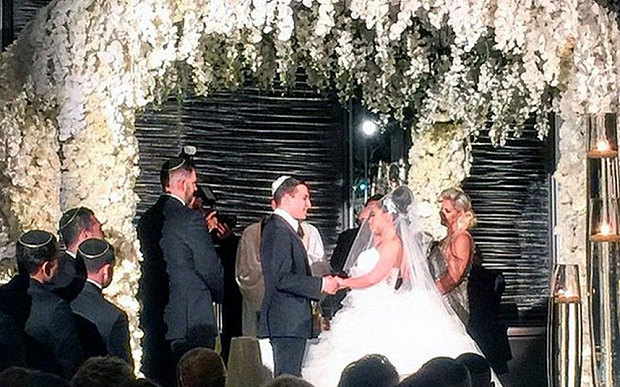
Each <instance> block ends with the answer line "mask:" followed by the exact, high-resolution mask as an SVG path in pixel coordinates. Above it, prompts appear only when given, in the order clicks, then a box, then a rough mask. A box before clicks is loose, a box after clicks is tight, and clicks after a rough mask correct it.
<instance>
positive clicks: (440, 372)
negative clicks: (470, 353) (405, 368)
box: [398, 357, 472, 387]
mask: <svg viewBox="0 0 620 387" xmlns="http://www.w3.org/2000/svg"><path fill="white" fill-rule="evenodd" d="M398 386H399V387H423V386H436V387H472V383H471V377H470V375H469V371H468V370H467V367H465V366H464V365H463V364H461V363H460V362H458V361H456V360H454V359H451V358H449V357H436V358H434V359H431V360H429V361H427V362H426V363H425V364H424V365H423V366H422V367H420V369H419V370H418V371H417V372H416V373H415V374H413V375H410V376H408V377H407V378H405V379H404V380H403V381H402V382H400V383H399V384H398Z"/></svg>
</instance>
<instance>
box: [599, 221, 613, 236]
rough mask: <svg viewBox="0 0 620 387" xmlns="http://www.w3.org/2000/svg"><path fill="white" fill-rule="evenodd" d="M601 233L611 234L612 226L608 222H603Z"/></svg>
mask: <svg viewBox="0 0 620 387" xmlns="http://www.w3.org/2000/svg"><path fill="white" fill-rule="evenodd" d="M601 234H602V235H610V234H611V227H609V225H608V224H607V223H603V224H601Z"/></svg>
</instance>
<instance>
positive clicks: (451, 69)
mask: <svg viewBox="0 0 620 387" xmlns="http://www.w3.org/2000/svg"><path fill="white" fill-rule="evenodd" d="M619 52H620V34H619V32H618V26H617V21H616V15H615V14H614V13H613V12H610V11H608V10H606V9H605V8H603V7H601V6H599V5H597V4H596V3H595V2H593V1H592V0H587V1H586V0H563V1H561V2H560V1H555V2H554V1H551V0H522V1H517V0H469V1H463V0H402V1H401V2H400V3H399V2H397V1H392V2H389V1H386V0H351V1H346V2H342V1H331V0H319V1H317V2H313V1H312V0H303V1H301V2H300V1H297V0H270V1H267V0H253V1H250V0H212V1H206V0H191V1H190V0H111V1H98V0H59V1H55V2H52V3H51V4H50V5H49V6H48V7H47V8H46V9H44V10H42V11H41V12H39V13H38V14H37V16H36V19H35V20H34V21H33V22H32V23H31V24H30V25H29V26H28V27H27V29H26V30H24V31H23V32H22V34H21V35H20V37H19V39H18V40H17V42H16V43H15V44H14V45H13V46H11V47H10V48H9V49H8V50H7V51H6V52H4V53H3V54H2V57H1V59H0V109H1V113H0V128H1V131H0V139H1V146H0V171H1V172H0V173H1V176H2V182H3V184H2V188H1V198H2V200H1V201H0V211H1V214H2V217H1V218H0V244H1V245H8V243H9V241H14V240H15V239H16V237H17V235H18V234H19V233H20V232H21V231H23V230H28V229H31V228H35V227H36V228H42V229H46V230H54V229H55V228H56V224H57V220H58V218H59V216H60V214H61V211H62V210H64V209H67V208H69V207H72V206H76V205H79V204H81V205H86V206H89V207H91V208H92V209H93V210H95V212H96V213H97V216H98V217H99V218H100V220H101V221H102V222H103V223H104V229H105V232H106V234H107V235H108V237H109V239H110V240H111V241H112V242H113V243H114V244H115V246H116V247H117V249H118V255H119V257H121V258H122V259H121V260H120V263H119V266H120V267H119V268H118V270H116V278H115V281H114V284H113V285H112V287H111V288H110V289H109V292H108V293H109V294H110V295H111V296H112V297H114V299H115V301H116V302H117V303H118V304H119V305H121V306H122V307H123V308H125V309H126V310H127V311H128V312H129V314H130V316H131V324H132V325H133V328H134V329H133V332H134V337H133V343H132V344H133V347H134V355H135V356H136V358H137V359H138V358H139V357H140V355H141V353H140V349H139V335H140V332H139V330H138V329H137V313H138V309H139V305H138V303H137V301H136V299H135V292H136V288H137V279H138V276H139V268H138V260H139V257H138V256H139V252H138V244H137V242H136V234H135V231H134V228H133V226H132V219H133V218H134V215H135V212H136V204H137V201H138V197H137V195H136V194H135V193H134V191H133V188H134V184H135V181H136V178H137V176H138V173H139V171H138V167H137V158H138V146H137V140H136V138H135V136H134V119H135V115H136V112H137V111H138V109H140V108H143V107H144V106H145V105H147V104H148V103H151V102H158V101H161V100H162V99H163V98H165V97H166V96H167V95H169V94H170V93H171V92H173V91H175V90H181V89H182V88H183V87H184V86H185V85H187V84H188V83H189V81H190V80H191V81H192V83H193V84H195V85H196V88H197V91H198V92H200V93H203V94H206V93H207V92H209V91H212V90H215V89H221V88H231V89H234V88H236V87H239V86H240V85H242V84H243V81H244V77H245V76H248V74H249V76H251V77H253V78H254V79H255V80H256V82H258V83H259V84H261V85H266V86H268V85H270V84H271V83H272V81H273V79H274V77H278V78H279V79H280V80H281V81H283V82H285V83H286V82H291V80H292V79H293V78H294V73H295V71H296V69H297V68H298V67H299V66H301V67H303V68H304V69H305V70H306V72H307V73H308V75H309V81H310V82H311V84H313V85H314V86H316V87H317V89H326V88H330V89H335V90H336V91H337V92H338V94H339V96H340V98H341V99H342V100H343V101H345V100H347V99H348V98H350V97H352V96H353V95H358V96H360V95H361V98H362V100H363V102H364V104H365V105H366V106H367V107H368V108H369V109H371V110H372V111H374V112H376V113H378V114H379V116H380V117H382V119H387V118H388V117H394V118H396V119H403V118H404V117H408V121H407V122H411V125H412V126H413V129H414V131H413V132H414V134H413V137H414V139H413V140H414V141H413V142H414V146H413V148H412V150H411V153H410V163H411V164H412V168H411V176H410V183H411V186H412V188H413V189H414V191H416V192H417V194H418V196H419V198H421V199H422V200H421V204H420V206H421V208H420V210H421V212H422V213H423V214H425V215H427V218H428V224H429V225H435V224H438V222H437V221H436V219H433V218H432V217H433V216H435V213H436V211H435V210H433V209H432V205H431V203H433V202H434V200H435V198H436V196H437V194H438V193H439V191H440V190H441V189H442V188H444V187H445V186H448V185H452V184H456V183H459V182H460V181H461V180H462V179H463V178H465V177H466V176H467V174H468V172H469V166H470V162H471V160H470V159H471V155H470V139H471V138H472V136H476V135H478V130H479V128H483V127H484V125H485V122H486V121H487V120H488V119H489V118H490V119H491V120H492V122H493V126H492V127H491V130H490V132H489V135H490V136H491V137H492V139H494V141H495V142H496V143H498V144H503V143H504V142H505V141H506V138H507V136H508V135H509V134H510V133H514V134H515V135H518V134H519V130H520V127H521V125H522V123H523V122H524V120H525V119H527V118H528V117H530V116H531V115H536V117H537V129H538V131H539V135H540V136H541V137H542V136H544V135H546V132H547V130H548V123H547V120H546V119H547V117H548V112H549V111H551V110H553V111H555V112H556V113H558V114H559V116H560V117H561V119H562V125H561V127H560V129H559V138H560V140H559V150H560V154H561V156H560V162H559V165H558V169H557V172H556V175H555V177H556V179H557V181H558V183H559V187H560V198H559V199H560V200H559V203H560V208H559V214H558V216H559V221H558V224H559V225H560V226H559V228H558V229H557V230H556V233H557V234H558V235H559V236H560V237H561V239H562V241H563V244H562V250H561V252H560V256H561V257H562V258H563V259H564V260H572V261H574V262H577V263H580V264H582V265H583V264H584V261H585V228H584V227H585V213H586V198H585V159H584V157H583V153H584V152H583V149H584V136H583V132H582V117H581V116H580V114H581V113H584V112H592V113H594V112H598V111H605V110H608V109H612V108H615V107H616V106H617V103H618V93H617V85H618V81H619V79H618V76H619V70H620V65H619V61H618V53H619ZM551 101H552V102H551ZM439 121H441V122H443V121H450V122H453V123H454V124H455V125H435V123H436V122H439ZM445 128H447V130H444V129H445ZM438 174H439V175H438ZM431 176H432V178H431ZM429 227H430V226H429ZM434 231H436V232H437V233H438V232H440V230H434ZM5 255H7V253H6V252H5V253H4V254H3V256H5ZM3 275H4V277H5V278H6V277H7V276H8V275H10V270H8V269H5V270H3ZM584 283H585V281H584ZM585 342H587V340H586V341H585ZM588 353H589V352H588V351H586V354H588ZM584 368H585V369H588V367H584Z"/></svg>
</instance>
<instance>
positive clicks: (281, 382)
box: [263, 374, 313, 387]
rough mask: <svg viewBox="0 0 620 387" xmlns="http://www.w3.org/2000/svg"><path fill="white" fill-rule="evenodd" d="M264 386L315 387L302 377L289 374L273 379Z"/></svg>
mask: <svg viewBox="0 0 620 387" xmlns="http://www.w3.org/2000/svg"><path fill="white" fill-rule="evenodd" d="M263 387H313V384H312V383H310V382H307V381H305V380H303V379H302V378H300V377H299V376H293V375H288V374H282V375H280V376H278V377H277V378H275V379H273V380H272V381H270V382H268V383H265V384H264V385H263Z"/></svg>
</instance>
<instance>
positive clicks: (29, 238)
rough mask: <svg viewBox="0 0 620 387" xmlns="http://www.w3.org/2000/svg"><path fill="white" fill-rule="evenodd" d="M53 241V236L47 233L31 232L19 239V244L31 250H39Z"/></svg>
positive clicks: (40, 231)
mask: <svg viewBox="0 0 620 387" xmlns="http://www.w3.org/2000/svg"><path fill="white" fill-rule="evenodd" d="M53 240H54V236H53V235H52V234H50V233H49V232H47V231H42V230H31V231H28V232H25V233H23V234H22V235H21V236H20V237H19V241H18V242H19V244H21V245H22V246H24V247H28V248H31V249H38V248H41V247H43V246H45V245H47V244H49V243H50V242H52V241H53Z"/></svg>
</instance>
